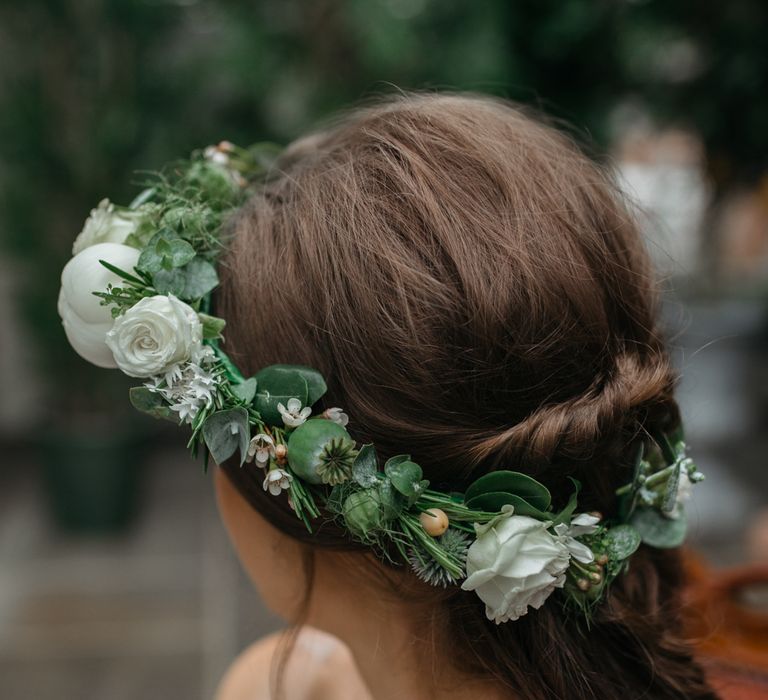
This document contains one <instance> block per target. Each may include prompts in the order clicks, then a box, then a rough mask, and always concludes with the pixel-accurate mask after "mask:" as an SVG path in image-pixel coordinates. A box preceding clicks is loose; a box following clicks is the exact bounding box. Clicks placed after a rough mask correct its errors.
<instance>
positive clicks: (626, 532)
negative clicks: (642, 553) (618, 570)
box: [605, 525, 642, 561]
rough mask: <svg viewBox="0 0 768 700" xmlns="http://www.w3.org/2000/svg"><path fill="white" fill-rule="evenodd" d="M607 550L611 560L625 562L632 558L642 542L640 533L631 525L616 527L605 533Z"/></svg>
mask: <svg viewBox="0 0 768 700" xmlns="http://www.w3.org/2000/svg"><path fill="white" fill-rule="evenodd" d="M605 539H606V543H605V550H606V553H607V554H608V556H609V557H610V558H611V559H614V560H616V561H623V560H624V559H627V558H629V557H630V556H632V555H633V554H634V553H635V551H637V548H638V547H639V546H640V543H641V542H642V538H641V537H640V533H639V532H638V531H637V530H636V529H635V528H634V527H632V526H631V525H615V526H614V527H611V528H609V529H608V530H607V531H606V533H605Z"/></svg>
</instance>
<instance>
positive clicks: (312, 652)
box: [216, 627, 369, 700]
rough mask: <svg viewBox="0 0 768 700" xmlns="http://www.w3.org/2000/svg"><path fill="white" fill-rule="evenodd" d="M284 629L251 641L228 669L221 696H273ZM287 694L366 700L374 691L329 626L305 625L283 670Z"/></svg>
mask: <svg viewBox="0 0 768 700" xmlns="http://www.w3.org/2000/svg"><path fill="white" fill-rule="evenodd" d="M284 643H285V635H284V633H282V632H277V633H275V634H271V635H269V636H268V637H265V638H264V639H261V640H259V641H258V642H255V643H253V644H251V646H249V647H248V648H247V649H245V650H244V651H243V652H242V653H241V654H240V656H238V657H237V658H236V659H235V661H234V662H233V663H232V665H231V666H230V667H229V669H228V670H227V672H226V673H225V674H224V677H223V678H222V681H221V683H220V684H219V688H218V691H217V693H216V700H270V698H272V697H273V695H272V688H270V681H271V679H272V678H273V677H274V673H275V669H276V665H277V663H278V662H279V655H280V653H281V652H282V649H283V648H284V646H283V645H284ZM283 684H284V685H283V687H284V697H286V698H287V700H326V698H328V699H330V698H333V699H334V700H346V698H350V700H351V699H352V698H354V700H365V699H366V698H368V697H369V693H368V691H367V689H366V688H365V686H364V684H363V682H362V679H361V678H360V675H359V673H358V671H357V669H356V668H355V664H354V661H353V659H352V655H351V654H350V653H349V650H348V649H347V647H346V646H344V644H342V643H341V642H340V641H339V640H338V639H336V638H335V637H332V636H331V635H329V634H326V633H325V632H321V631H319V630H317V629H314V628H312V627H304V628H302V630H301V631H300V632H299V635H298V637H297V639H296V644H295V647H294V649H293V651H292V653H291V655H290V657H289V659H288V662H287V666H286V669H285V674H284V681H283Z"/></svg>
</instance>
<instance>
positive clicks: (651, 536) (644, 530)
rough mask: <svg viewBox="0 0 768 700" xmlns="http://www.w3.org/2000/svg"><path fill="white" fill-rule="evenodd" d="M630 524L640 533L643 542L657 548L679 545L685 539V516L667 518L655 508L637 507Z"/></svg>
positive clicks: (669, 547)
mask: <svg viewBox="0 0 768 700" xmlns="http://www.w3.org/2000/svg"><path fill="white" fill-rule="evenodd" d="M630 525H632V527H634V528H635V530H637V531H638V533H639V534H640V537H641V538H642V540H643V542H645V544H647V545H650V546H651V547H658V548H659V549H671V548H672V547H679V546H680V545H681V544H682V543H683V541H684V540H685V533H686V531H687V523H686V520H685V517H683V516H681V517H679V518H667V517H666V516H664V515H662V514H661V513H660V512H659V511H658V510H656V509H655V508H646V507H641V508H637V509H636V510H635V512H634V513H633V514H632V519H631V520H630Z"/></svg>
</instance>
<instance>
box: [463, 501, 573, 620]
mask: <svg viewBox="0 0 768 700" xmlns="http://www.w3.org/2000/svg"><path fill="white" fill-rule="evenodd" d="M505 508H507V507H506V506H505ZM548 525H550V523H547V522H541V521H539V520H536V519H534V518H530V517H528V516H526V515H512V514H511V510H508V511H507V512H505V513H504V514H503V515H501V516H499V517H497V518H494V519H493V520H492V521H491V522H489V523H487V524H486V525H476V526H475V530H476V531H477V539H476V540H475V541H474V542H473V543H472V545H471V546H470V548H469V552H468V553H467V578H466V580H465V581H464V583H463V584H462V586H461V587H462V588H463V589H464V590H465V591H475V592H476V593H477V595H478V596H479V597H480V599H481V600H482V601H483V602H484V603H485V614H486V615H487V616H488V619H489V620H494V621H495V622H496V623H497V624H498V623H500V622H507V621H508V620H517V619H518V618H520V617H522V616H523V615H525V614H526V613H527V612H528V607H532V608H539V607H541V605H542V604H543V603H544V601H545V600H546V599H547V598H548V597H549V595H550V594H551V593H552V591H554V589H555V588H560V587H562V586H563V584H564V583H565V571H566V569H567V568H568V565H569V563H570V556H569V552H568V548H567V547H566V546H565V545H564V543H563V542H562V541H561V538H557V537H555V536H553V535H552V534H550V533H549V532H548V531H547V526H548Z"/></svg>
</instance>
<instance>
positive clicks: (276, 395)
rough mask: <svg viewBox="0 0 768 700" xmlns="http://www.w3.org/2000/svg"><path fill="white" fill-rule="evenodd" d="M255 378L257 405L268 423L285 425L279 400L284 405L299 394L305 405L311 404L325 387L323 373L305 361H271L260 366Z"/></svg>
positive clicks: (321, 394)
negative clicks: (301, 363) (308, 365)
mask: <svg viewBox="0 0 768 700" xmlns="http://www.w3.org/2000/svg"><path fill="white" fill-rule="evenodd" d="M255 379H256V381H257V382H258V387H259V388H258V390H257V392H256V399H255V406H256V409H257V410H258V412H259V413H260V414H261V417H262V418H263V419H264V421H265V422H266V423H268V424H269V425H276V426H282V425H283V419H282V416H281V415H280V411H279V410H278V408H277V405H278V404H279V403H282V404H283V405H284V406H285V405H286V404H287V403H288V399H291V398H296V399H298V400H299V401H301V405H302V406H311V405H312V404H314V403H315V402H316V401H317V400H318V399H320V397H322V396H323V394H325V391H326V386H325V380H324V379H323V377H322V375H320V373H319V372H317V371H316V370H314V369H312V368H311V367H304V366H302V365H270V366H269V367H264V369H262V370H260V371H259V372H258V373H257V374H256V377H255Z"/></svg>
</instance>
